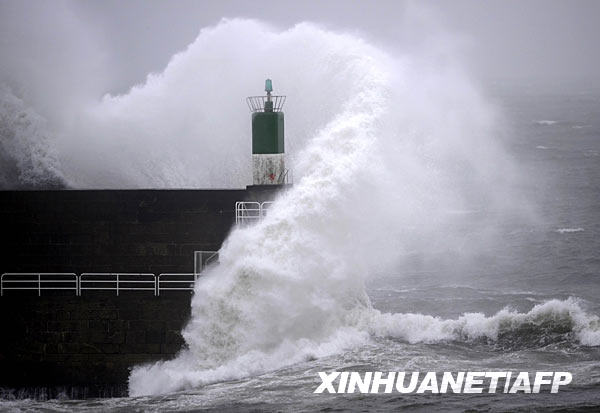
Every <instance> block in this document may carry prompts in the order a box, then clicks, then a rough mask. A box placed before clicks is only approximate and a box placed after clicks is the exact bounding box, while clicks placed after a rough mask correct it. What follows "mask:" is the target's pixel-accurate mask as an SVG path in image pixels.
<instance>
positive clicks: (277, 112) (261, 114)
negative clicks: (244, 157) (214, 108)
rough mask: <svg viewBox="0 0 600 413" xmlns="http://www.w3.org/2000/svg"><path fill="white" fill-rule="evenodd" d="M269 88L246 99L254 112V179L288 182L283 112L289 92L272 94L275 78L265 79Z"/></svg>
mask: <svg viewBox="0 0 600 413" xmlns="http://www.w3.org/2000/svg"><path fill="white" fill-rule="evenodd" d="M265 92H267V94H266V96H250V97H248V98H247V99H246V101H247V103H248V107H249V108H250V111H251V112H252V183H253V185H283V184H286V183H287V182H288V176H287V170H286V169H285V159H284V157H285V148H284V116H283V112H282V108H283V104H284V103H285V96H275V95H272V94H271V92H273V83H272V82H271V79H267V80H266V81H265Z"/></svg>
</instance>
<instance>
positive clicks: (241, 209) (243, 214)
mask: <svg viewBox="0 0 600 413" xmlns="http://www.w3.org/2000/svg"><path fill="white" fill-rule="evenodd" d="M271 204H273V201H265V202H252V201H238V202H236V203H235V223H236V224H238V225H243V224H252V223H254V222H258V221H260V220H261V219H263V218H264V217H265V216H266V215H267V211H268V210H269V208H270V207H271Z"/></svg>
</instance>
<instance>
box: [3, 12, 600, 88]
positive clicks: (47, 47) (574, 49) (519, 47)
mask: <svg viewBox="0 0 600 413" xmlns="http://www.w3.org/2000/svg"><path fill="white" fill-rule="evenodd" d="M423 3H425V5H426V7H427V8H428V9H429V11H430V13H431V14H432V15H435V16H436V17H435V19H434V21H436V22H438V23H436V25H439V26H445V27H446V28H447V29H448V30H449V32H451V33H453V35H455V36H456V37H457V38H458V39H459V40H460V41H461V44H463V46H464V47H463V49H462V50H464V56H463V57H464V59H466V60H467V66H468V67H469V68H470V69H471V70H472V71H473V72H474V73H475V74H477V75H480V76H482V77H492V78H513V77H526V78H536V77H542V78H565V77H567V78H581V77H585V78H597V76H598V67H599V66H600V47H598V45H597V42H598V39H600V25H599V24H598V20H599V17H600V2H599V1H582V0H570V1H539V0H536V1H527V0H526V1H523V0H503V1H475V0H454V1H426V2H418V4H419V5H420V4H423ZM410 6H411V3H408V2H405V1H393V0H391V1H390V0H375V1H365V0H363V1H351V0H329V1H302V2H300V1H263V0H254V1H233V0H221V1H198V0H196V1H191V0H175V1H168V2H167V1H142V0H133V1H131V0H130V1H119V0H108V1H106V0H104V1H85V2H84V1H48V2H42V1H22V0H18V1H9V0H2V1H0V23H1V25H0V35H2V37H1V38H2V41H1V43H0V52H1V53H2V56H3V60H4V63H0V70H1V71H2V72H3V74H4V75H6V74H7V73H8V74H9V75H12V74H14V76H16V77H18V76H20V75H23V73H27V72H31V71H33V72H35V71H36V70H39V68H40V67H43V68H44V70H47V71H49V73H50V74H49V75H48V76H49V77H50V78H53V74H52V73H53V72H54V74H55V75H56V76H57V77H58V79H57V80H55V83H56V85H57V88H59V87H60V85H61V81H63V82H67V81H68V82H71V81H77V80H78V79H80V82H81V83H82V88H83V89H86V92H90V91H91V92H95V93H103V92H106V91H110V92H121V91H124V90H126V89H127V88H129V87H130V86H131V85H132V84H135V83H139V82H141V81H143V79H144V78H145V76H146V74H147V73H148V72H152V71H154V72H155V71H160V70H161V69H162V68H163V67H164V66H165V65H166V64H167V62H168V61H169V58H170V57H171V56H172V55H173V54H174V53H175V52H177V51H179V50H182V49H183V48H185V46H186V45H187V44H189V43H190V42H191V41H193V40H194V38H195V37H196V35H197V34H198V31H199V30H200V29H201V28H202V27H205V26H207V25H213V24H216V23H217V22H218V21H219V20H220V19H221V18H223V17H251V18H257V19H261V20H264V21H267V22H269V23H272V24H274V25H276V26H279V27H282V28H285V27H288V26H290V25H293V24H294V23H297V22H301V21H312V22H316V23H321V24H323V25H324V26H326V27H329V28H332V29H335V30H343V31H351V32H358V33H360V34H361V35H363V36H364V37H366V38H367V39H368V40H370V41H372V42H374V43H377V44H379V45H382V46H383V47H385V48H387V49H398V50H400V51H402V50H403V49H406V48H410V47H419V39H420V38H421V37H422V35H425V34H428V33H423V32H420V30H427V31H431V27H428V28H427V29H422V28H420V27H419V22H416V23H415V24H411V21H410V18H409V20H408V21H406V19H405V16H406V14H407V8H410ZM28 65H29V66H37V67H38V69H35V68H32V67H28ZM96 73H97V76H96V77H97V79H96V81H95V85H93V86H91V85H84V83H85V81H84V80H83V79H85V78H89V77H90V75H91V76H92V77H93V76H94V74H96ZM42 81H43V80H40V82H42ZM87 89H91V90H87Z"/></svg>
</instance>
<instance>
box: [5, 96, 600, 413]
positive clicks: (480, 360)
mask: <svg viewBox="0 0 600 413" xmlns="http://www.w3.org/2000/svg"><path fill="white" fill-rule="evenodd" d="M499 90H500V92H496V93H495V94H494V95H493V98H494V100H495V102H496V104H497V105H498V106H499V107H500V108H501V111H502V112H503V113H504V116H505V118H506V121H507V122H506V123H507V124H508V125H509V127H508V129H507V133H506V136H505V139H506V145H507V147H508V150H509V152H510V154H511V156H512V157H514V158H515V160H516V163H517V164H518V165H519V173H520V174H521V175H522V179H520V182H521V183H520V186H521V188H520V189H521V190H522V192H523V193H524V194H526V197H527V198H528V199H529V201H530V202H531V205H532V211H533V212H532V215H533V216H534V219H531V220H525V221H524V220H518V219H513V218H512V217H511V216H503V215H499V216H498V220H497V222H498V225H497V227H498V231H499V234H498V236H497V239H498V240H499V241H498V242H496V243H495V244H493V246H490V247H489V248H487V249H485V250H482V251H479V252H477V254H475V255H474V256H472V257H470V258H469V260H459V259H457V260H456V261H454V260H452V257H444V256H443V255H444V254H443V253H440V255H441V256H440V259H439V260H436V259H433V260H431V259H429V260H426V259H422V257H419V256H415V257H412V259H410V260H407V263H405V264H403V265H402V267H401V268H398V271H397V273H394V274H389V273H388V274H380V275H378V276H377V277H375V278H374V279H373V281H372V282H371V283H370V284H369V286H368V292H369V295H370V298H371V300H372V304H373V306H374V307H375V308H377V309H379V310H381V311H385V312H395V313H420V314H426V315H432V316H436V317H440V318H442V319H457V318H458V317H460V316H461V315H463V314H464V313H470V312H481V313H484V314H485V315H486V316H492V315H494V314H496V313H497V312H498V311H500V310H502V309H503V308H506V307H510V308H512V309H514V310H515V311H519V312H521V313H527V312H528V311H530V310H531V309H532V308H533V307H534V306H535V305H538V304H542V303H545V302H548V301H550V300H561V301H565V300H566V301H567V302H568V303H569V304H567V306H569V305H572V306H577V307H578V308H580V309H581V310H582V311H584V313H585V314H586V315H587V316H588V318H593V317H594V315H600V94H599V93H595V92H594V93H591V92H585V91H580V90H578V89H573V90H570V91H568V92H560V93H559V92H556V93H542V92H538V91H534V90H530V89H528V88H519V89H516V91H512V90H515V89H503V88H499ZM506 90H511V92H507V91H506ZM582 90H585V89H582ZM477 213H478V212H477V209H476V208H475V209H474V211H471V212H467V213H465V214H464V215H463V216H461V217H460V218H458V221H459V224H460V225H463V226H464V227H465V229H466V230H468V229H469V225H470V223H472V222H474V221H476V219H474V216H473V214H475V215H476V214H477ZM560 314H562V313H560V311H558V312H554V313H552V312H551V313H549V314H548V315H547V316H544V317H542V318H540V319H539V320H537V321H536V322H533V323H524V324H519V325H518V326H516V327H514V326H513V327H509V328H506V330H503V331H502V332H501V334H500V335H499V337H498V339H497V340H493V341H491V340H475V341H473V340H447V341H440V342H436V343H431V344H428V343H417V344H411V343H409V342H406V341H403V340H399V339H393V338H385V337H379V338H374V339H372V340H371V342H370V343H369V344H368V345H365V346H363V347H360V348H356V349H353V350H351V351H348V352H345V353H343V354H338V355H335V356H330V357H326V358H322V359H317V360H309V361H306V362H303V363H300V364H297V365H293V366H291V367H288V368H284V369H282V370H279V371H275V372H271V373H268V374H264V375H261V376H257V377H250V378H247V379H243V380H237V381H229V382H224V383H215V384H212V385H208V386H205V387H202V388H197V389H194V390H189V391H184V392H178V393H173V394H168V395H164V396H156V397H137V398H117V399H102V400H100V399H98V400H83V401H81V400H51V401H35V400H15V401H4V402H0V409H1V410H7V411H29V410H32V411H33V410H42V411H71V410H94V411H95V410H103V411H104V410H114V411H165V410H184V411H185V410H202V409H210V410H219V411H224V410H256V411H262V410H266V411H282V410H283V411H287V410H292V411H343V410H355V411H360V410H362V411H387V410H399V409H406V410H414V411H520V410H523V411H529V410H540V411H542V410H543V411H570V410H574V411H579V410H582V411H600V346H598V345H597V344H598V343H596V344H594V342H592V343H591V345H590V343H588V345H584V344H582V342H581V340H580V339H578V337H577V334H576V328H575V327H574V326H575V325H576V324H577V322H576V320H574V319H573V315H572V314H571V315H569V316H565V317H563V318H561V316H560ZM592 324H593V323H592ZM595 327H596V329H597V330H596V332H597V331H599V330H600V325H596V326H595ZM592 341H593V340H592ZM340 370H346V371H362V372H365V371H384V372H385V371H422V372H424V371H430V370H433V371H438V372H441V371H452V372H456V371H469V370H470V371H490V370H498V371H505V370H512V371H517V372H518V371H529V372H535V371H569V372H571V373H572V374H573V383H571V384H570V385H568V386H566V388H565V389H564V390H561V391H560V392H559V393H556V394H550V393H548V392H544V393H540V394H519V395H505V394H500V393H498V394H474V395H460V394H457V395H453V394H443V395H436V394H434V395H432V394H420V395H419V394H410V395H400V394H397V393H394V394H391V395H381V394H379V395H369V394H365V395H361V394H353V395H333V394H331V395H330V394H313V391H314V389H315V388H316V386H317V385H318V384H319V383H320V380H319V379H318V374H317V373H318V372H319V371H340Z"/></svg>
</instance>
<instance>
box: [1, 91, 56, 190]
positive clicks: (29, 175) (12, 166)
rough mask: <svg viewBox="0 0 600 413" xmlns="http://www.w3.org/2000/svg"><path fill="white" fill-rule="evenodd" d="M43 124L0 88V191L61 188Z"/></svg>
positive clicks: (11, 94) (44, 122) (54, 154)
mask: <svg viewBox="0 0 600 413" xmlns="http://www.w3.org/2000/svg"><path fill="white" fill-rule="evenodd" d="M49 140H50V139H49V134H48V132H47V126H46V121H45V119H44V118H42V117H41V116H40V115H38V114H37V113H36V112H35V111H34V110H33V109H32V108H31V107H29V106H27V105H26V104H25V102H24V101H23V100H22V99H20V98H18V97H17V96H15V95H14V94H13V93H12V91H11V90H10V89H9V88H8V87H7V86H5V85H0V189H34V188H43V189H50V188H62V187H64V186H65V180H64V177H63V175H62V172H61V168H60V164H59V162H58V160H57V157H56V153H55V152H54V151H53V150H52V148H51V147H50V143H49Z"/></svg>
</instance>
